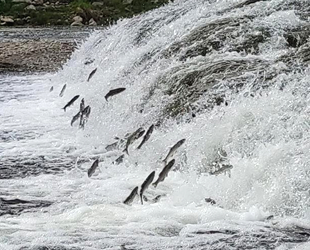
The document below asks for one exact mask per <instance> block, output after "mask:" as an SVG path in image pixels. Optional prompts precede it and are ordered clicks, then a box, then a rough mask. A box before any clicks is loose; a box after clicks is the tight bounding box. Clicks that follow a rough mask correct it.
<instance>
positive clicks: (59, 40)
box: [0, 28, 91, 74]
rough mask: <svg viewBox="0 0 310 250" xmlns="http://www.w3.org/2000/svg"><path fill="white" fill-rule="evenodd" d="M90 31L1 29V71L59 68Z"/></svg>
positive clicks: (52, 69)
mask: <svg viewBox="0 0 310 250" xmlns="http://www.w3.org/2000/svg"><path fill="white" fill-rule="evenodd" d="M90 32H91V30H89V29H76V28H75V29H74V30H72V29H34V28H32V29H23V28H20V29H3V30H0V74H6V73H10V72H12V73H18V72H53V71H56V70H58V69H59V68H60V67H61V66H62V65H63V64H64V63H65V62H66V61H67V60H68V59H69V57H70V55H71V54H72V52H73V51H74V49H75V48H76V47H77V46H78V43H79V42H82V41H83V40H84V39H85V38H86V37H87V35H88V34H89V33H90Z"/></svg>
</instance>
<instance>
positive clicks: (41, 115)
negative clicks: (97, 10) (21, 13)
mask: <svg viewBox="0 0 310 250" xmlns="http://www.w3.org/2000/svg"><path fill="white" fill-rule="evenodd" d="M301 2H302V3H301ZM242 3H243V4H242ZM309 10H310V5H309V3H308V1H293V0H272V1H226V0H218V1H204V0H187V1H185V0H178V1H177V0H176V1H174V2H171V3H170V4H168V5H166V6H163V7H161V8H159V9H157V10H153V11H151V12H148V13H145V14H143V15H140V16H137V17H134V18H132V19H125V20H121V21H119V22H118V23H117V24H116V25H114V26H111V27H109V28H107V29H105V30H100V31H94V32H93V33H92V34H91V35H90V36H89V37H88V38H87V40H86V41H85V42H83V43H81V44H80V46H79V48H78V49H77V50H76V51H75V52H74V53H73V55H72V56H71V58H70V60H69V61H68V62H67V63H66V64H65V65H64V66H63V68H62V69H61V70H59V71H58V72H57V73H47V74H26V75H0V86H1V89H0V104H1V108H0V140H1V141H0V178H1V179H0V198H1V200H0V249H5V250H43V249H44V250H45V249H49V250H80V249H81V250H82V249H83V250H84V249H85V250H97V249H98V250H99V249H123V250H124V249H154V250H155V249H277V250H284V249H285V250H286V249H295V250H297V249H300V250H302V249H303V250H306V249H309V248H310V207H309V205H310V193H309V186H310V156H309V152H310V133H309V131H310V118H309V117H310V116H309V115H310V98H309V94H310V85H309V81H310V70H309V67H308V65H309V56H308V55H309V54H308V51H309V48H310V46H309V40H307V38H304V36H306V37H307V29H306V27H308V25H309V18H308V17H307V13H309ZM49 32H50V31H49ZM55 32H57V31H55ZM47 35H48V36H49V35H50V34H49V33H48V32H47ZM52 36H53V35H52ZM294 39H295V40H294ZM95 69H97V70H96V71H94V70H95ZM93 71H94V72H95V73H94V74H93V75H92V77H89V76H90V73H91V72H93ZM88 79H89V80H88ZM64 85H66V89H65V90H64V93H63V95H62V96H60V92H61V90H62V89H63V86H64ZM120 87H124V88H125V91H123V92H121V93H119V94H116V95H114V96H112V97H110V98H109V99H108V100H106V98H105V96H106V94H107V93H108V92H109V91H110V90H112V89H115V88H120ZM51 88H52V91H50V90H51ZM76 95H79V98H78V99H77V101H75V102H74V104H73V105H71V106H70V107H68V108H67V109H66V111H64V110H63V107H64V106H65V105H66V104H67V103H68V102H69V101H70V100H71V99H72V98H73V97H74V96H76ZM82 98H84V101H85V106H88V105H89V106H90V107H91V111H90V115H89V118H88V119H87V120H86V123H85V126H84V129H83V128H80V127H79V122H78V121H77V122H75V123H73V125H72V126H71V124H70V123H71V120H72V117H73V116H74V115H76V114H77V113H78V112H79V110H80V102H81V100H82ZM152 124H154V125H155V126H154V131H153V133H152V134H151V136H150V138H149V140H148V141H147V142H146V143H145V144H144V145H143V147H142V148H141V149H139V150H138V149H137V147H138V145H139V144H140V142H141V140H142V137H141V138H140V139H138V140H136V141H134V142H133V143H132V144H130V145H129V148H128V149H129V150H128V153H129V154H128V155H127V154H124V152H123V150H124V144H125V143H126V138H128V134H131V133H133V132H134V131H136V130H137V129H138V128H139V127H142V128H143V129H144V130H147V129H148V128H149V127H150V126H151V125H152ZM126 134H127V135H126ZM181 139H185V142H184V144H183V145H181V146H180V147H179V148H178V149H177V150H176V152H175V154H174V155H173V156H172V157H170V158H169V160H171V159H175V164H174V166H173V168H172V169H171V171H170V172H169V174H168V175H167V177H166V178H165V180H164V181H163V182H160V183H159V184H158V186H157V187H156V188H155V187H154V186H153V185H150V186H149V188H148V189H147V190H146V191H145V195H146V197H147V198H148V199H149V201H145V202H144V204H143V205H142V204H141V202H140V199H139V197H136V198H135V199H134V201H133V202H132V204H131V205H126V204H124V203H123V201H124V200H125V199H126V197H127V196H128V195H129V194H130V192H131V191H132V190H133V189H134V188H135V187H136V186H138V187H139V190H140V186H141V185H142V183H143V182H144V180H145V179H146V178H147V177H148V175H149V174H150V173H151V172H152V171H155V179H157V177H158V175H159V173H160V172H161V170H162V169H163V167H164V164H163V162H162V160H163V159H164V158H165V156H166V155H167V153H168V151H169V149H170V148H172V147H173V145H175V144H176V143H177V142H178V141H179V140H181ZM115 142H116V144H117V143H118V144H117V145H119V146H116V147H111V146H110V147H107V146H108V145H111V144H112V143H115ZM123 154H124V158H123V161H122V162H121V163H119V164H118V163H116V162H115V160H116V159H117V158H118V157H119V156H121V155H123ZM96 159H98V160H99V166H98V168H97V169H96V171H95V173H94V174H93V175H92V176H91V177H88V175H87V172H88V170H89V168H90V167H91V165H92V164H93V162H94V161H95V160H96ZM225 166H229V169H228V170H227V171H226V172H223V173H220V172H218V173H219V174H218V175H217V174H215V173H216V171H218V170H220V169H221V168H223V167H225ZM158 195H161V198H160V199H159V201H158V202H152V199H153V198H154V197H156V196H158ZM206 198H207V199H208V198H210V199H212V200H214V202H215V204H212V203H210V202H206Z"/></svg>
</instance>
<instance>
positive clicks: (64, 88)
mask: <svg viewBox="0 0 310 250" xmlns="http://www.w3.org/2000/svg"><path fill="white" fill-rule="evenodd" d="M66 87H67V84H65V85H64V86H63V87H62V89H61V91H60V94H59V96H60V97H62V96H63V95H64V92H65V90H66Z"/></svg>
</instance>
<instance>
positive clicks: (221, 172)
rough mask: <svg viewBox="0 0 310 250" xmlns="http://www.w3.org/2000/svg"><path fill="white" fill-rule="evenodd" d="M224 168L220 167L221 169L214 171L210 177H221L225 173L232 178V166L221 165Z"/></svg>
mask: <svg viewBox="0 0 310 250" xmlns="http://www.w3.org/2000/svg"><path fill="white" fill-rule="evenodd" d="M221 166H222V167H220V168H219V169H217V170H215V171H213V172H210V173H209V174H210V175H220V174H224V173H227V172H228V175H229V177H230V170H231V169H232V168H233V166H232V165H230V164H223V165H221Z"/></svg>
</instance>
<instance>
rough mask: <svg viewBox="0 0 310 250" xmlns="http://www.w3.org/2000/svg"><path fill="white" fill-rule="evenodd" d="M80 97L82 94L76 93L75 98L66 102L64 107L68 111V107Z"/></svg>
mask: <svg viewBox="0 0 310 250" xmlns="http://www.w3.org/2000/svg"><path fill="white" fill-rule="evenodd" d="M79 97H80V95H76V96H75V97H73V98H72V99H71V100H70V101H69V102H68V103H67V104H66V106H64V107H63V108H62V109H63V110H64V111H66V108H68V107H70V106H71V105H72V104H73V103H74V102H75V101H76V100H77V99H78V98H79Z"/></svg>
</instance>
